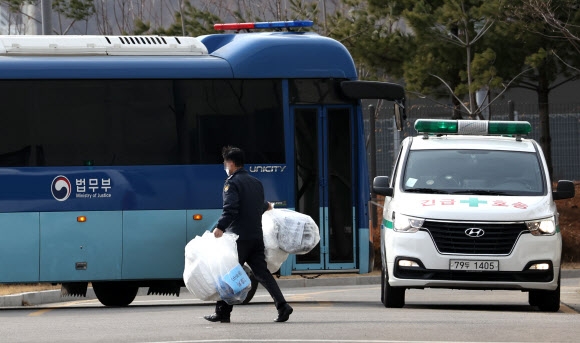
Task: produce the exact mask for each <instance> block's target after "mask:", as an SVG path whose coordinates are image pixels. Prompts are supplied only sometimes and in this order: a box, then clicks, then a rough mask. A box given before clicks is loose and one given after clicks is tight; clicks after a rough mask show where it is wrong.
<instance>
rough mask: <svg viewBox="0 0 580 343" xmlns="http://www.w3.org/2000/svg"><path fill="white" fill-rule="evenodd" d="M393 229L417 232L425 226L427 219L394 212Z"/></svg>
mask: <svg viewBox="0 0 580 343" xmlns="http://www.w3.org/2000/svg"><path fill="white" fill-rule="evenodd" d="M393 216H394V217H395V218H394V220H393V231H396V232H417V231H419V229H420V228H421V227H422V226H423V222H425V219H421V218H415V217H409V216H406V215H403V214H396V215H395V214H393Z"/></svg>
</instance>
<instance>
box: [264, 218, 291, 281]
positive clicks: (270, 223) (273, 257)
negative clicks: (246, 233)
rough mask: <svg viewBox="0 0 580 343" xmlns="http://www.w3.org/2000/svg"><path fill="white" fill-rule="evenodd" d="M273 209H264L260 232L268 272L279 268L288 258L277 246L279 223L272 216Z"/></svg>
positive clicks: (273, 271)
mask: <svg viewBox="0 0 580 343" xmlns="http://www.w3.org/2000/svg"><path fill="white" fill-rule="evenodd" d="M272 211H273V210H270V211H266V212H264V214H263V215H262V232H263V234H264V255H265V256H266V264H267V266H268V270H269V271H270V273H275V272H276V271H278V269H280V266H282V263H284V261H286V259H287V258H288V255H289V254H288V253H287V252H285V251H283V250H282V249H280V247H279V246H278V231H279V228H280V225H279V224H278V223H276V222H274V219H273V218H272V216H273V215H272V214H271V212H272Z"/></svg>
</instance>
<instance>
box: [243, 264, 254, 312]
mask: <svg viewBox="0 0 580 343" xmlns="http://www.w3.org/2000/svg"><path fill="white" fill-rule="evenodd" d="M244 270H245V271H246V273H247V274H248V276H249V277H250V281H251V283H252V288H250V291H249V292H248V295H247V296H246V299H244V301H243V302H242V305H246V304H248V303H249V302H250V301H252V298H254V295H255V294H256V290H257V289H258V280H256V277H255V276H254V273H252V270H251V269H250V267H248V266H247V265H244Z"/></svg>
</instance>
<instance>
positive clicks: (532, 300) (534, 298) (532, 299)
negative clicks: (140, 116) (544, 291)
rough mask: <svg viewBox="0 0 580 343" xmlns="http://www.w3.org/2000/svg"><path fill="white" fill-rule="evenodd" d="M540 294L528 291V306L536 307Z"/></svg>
mask: <svg viewBox="0 0 580 343" xmlns="http://www.w3.org/2000/svg"><path fill="white" fill-rule="evenodd" d="M539 298H540V294H539V293H538V291H529V292H528V303H529V304H530V306H538V303H539Z"/></svg>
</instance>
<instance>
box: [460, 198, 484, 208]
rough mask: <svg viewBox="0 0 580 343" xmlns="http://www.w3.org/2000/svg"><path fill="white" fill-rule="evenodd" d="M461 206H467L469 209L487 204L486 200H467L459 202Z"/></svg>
mask: <svg viewBox="0 0 580 343" xmlns="http://www.w3.org/2000/svg"><path fill="white" fill-rule="evenodd" d="M460 203H462V204H469V207H479V204H487V201H486V200H478V199H477V198H469V200H461V201H460Z"/></svg>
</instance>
